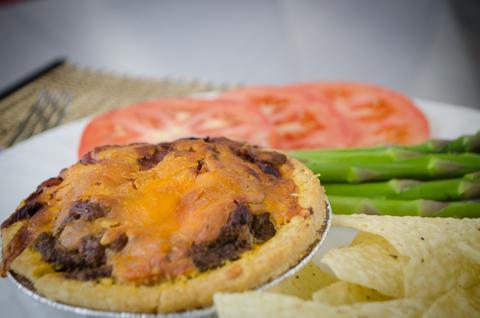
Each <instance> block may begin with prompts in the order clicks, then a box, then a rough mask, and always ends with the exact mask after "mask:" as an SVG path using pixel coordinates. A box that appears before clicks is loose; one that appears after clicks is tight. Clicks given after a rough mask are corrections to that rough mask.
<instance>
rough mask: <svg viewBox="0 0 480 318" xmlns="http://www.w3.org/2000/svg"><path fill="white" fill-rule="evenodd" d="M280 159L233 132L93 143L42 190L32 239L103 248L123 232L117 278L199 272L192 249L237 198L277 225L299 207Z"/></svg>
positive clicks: (115, 256) (30, 224) (218, 226)
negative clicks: (94, 242)
mask: <svg viewBox="0 0 480 318" xmlns="http://www.w3.org/2000/svg"><path fill="white" fill-rule="evenodd" d="M282 157H283V159H284V156H283V155H281V154H278V153H274V152H270V151H264V150H261V149H258V148H254V147H250V146H245V145H242V144H239V143H235V142H232V141H230V140H227V139H213V140H209V139H206V140H204V139H193V140H178V141H175V142H173V143H169V144H162V145H147V144H138V145H131V146H123V147H104V148H103V149H96V150H94V151H92V152H91V153H89V154H87V155H86V157H84V159H82V160H81V161H80V162H78V163H77V164H75V165H73V166H71V167H70V168H68V169H66V170H64V171H62V172H61V174H60V177H61V183H59V184H58V185H54V186H51V187H46V188H44V189H42V191H41V193H40V194H38V196H37V197H36V198H35V200H36V201H38V202H42V204H43V205H44V206H43V208H42V209H41V210H40V211H39V212H38V213H36V214H34V215H33V216H32V217H31V218H30V219H28V220H27V223H26V225H25V226H26V227H27V228H28V232H29V233H30V234H29V236H28V237H30V239H31V240H33V239H34V238H35V237H37V236H38V235H39V234H40V233H42V232H50V233H52V235H54V236H55V237H56V238H57V240H58V244H60V246H61V247H62V248H64V249H66V250H72V251H73V250H76V249H78V248H79V245H80V244H81V242H82V238H84V237H85V236H86V235H94V236H95V237H98V238H99V242H100V244H101V245H102V246H105V247H111V246H114V244H115V242H118V241H119V239H121V238H122V237H123V238H125V237H126V238H127V239H126V240H125V242H124V244H123V246H120V248H116V249H114V248H113V247H112V248H111V249H109V248H107V249H106V256H105V258H106V264H108V265H109V266H111V268H112V274H111V275H112V277H113V278H114V279H116V280H117V281H120V282H141V283H145V282H155V281H158V280H159V279H165V278H171V277H176V276H179V275H189V274H194V273H196V272H198V269H197V268H196V266H195V264H194V262H193V260H192V257H191V255H190V251H191V248H192V246H193V245H199V244H208V242H212V241H215V239H217V237H218V236H219V233H220V232H221V231H222V228H223V227H224V226H225V224H226V223H227V222H228V220H229V217H230V215H231V213H232V211H234V210H235V209H236V207H238V205H239V204H242V205H244V206H246V207H248V210H249V211H250V212H251V214H252V215H260V214H263V213H269V217H270V220H271V222H272V224H273V225H274V227H275V228H277V229H278V228H279V227H281V226H282V224H284V223H286V222H288V221H289V220H290V219H291V218H292V217H293V216H295V215H297V214H299V213H300V212H301V210H302V209H301V208H300V206H299V204H298V202H297V199H296V196H295V193H297V187H296V185H295V184H294V182H293V181H292V180H291V174H292V170H293V168H292V166H291V164H290V163H289V162H288V161H284V160H283V161H282V160H281V159H282ZM271 158H273V159H272V160H270V159H271ZM278 158H280V160H277V159H278ZM30 244H31V242H30Z"/></svg>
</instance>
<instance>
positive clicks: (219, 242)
mask: <svg viewBox="0 0 480 318" xmlns="http://www.w3.org/2000/svg"><path fill="white" fill-rule="evenodd" d="M275 233H276V231H275V227H274V225H273V223H272V222H271V221H270V214H269V213H263V214H260V215H255V214H252V213H251V212H250V210H249V208H248V207H247V206H246V205H245V204H242V203H237V206H236V208H235V210H234V211H232V213H230V216H229V218H228V221H227V223H226V224H225V225H224V226H223V227H222V229H221V230H220V234H219V235H218V237H217V239H215V240H213V241H210V242H205V243H200V244H194V245H193V246H192V248H191V250H190V256H191V258H192V260H193V263H194V264H195V267H197V269H198V270H199V271H201V272H203V271H206V270H209V269H214V268H217V267H219V266H221V265H223V264H224V262H225V261H226V260H230V261H231V260H235V259H238V258H239V257H240V255H241V254H242V253H243V252H245V251H247V250H249V249H251V247H252V244H255V243H258V244H259V243H263V242H265V241H267V240H269V239H270V238H272V237H273V236H274V235H275Z"/></svg>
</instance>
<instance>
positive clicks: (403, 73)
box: [0, 0, 480, 108]
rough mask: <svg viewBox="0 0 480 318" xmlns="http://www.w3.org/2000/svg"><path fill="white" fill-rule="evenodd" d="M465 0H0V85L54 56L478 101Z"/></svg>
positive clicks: (476, 15)
mask: <svg viewBox="0 0 480 318" xmlns="http://www.w3.org/2000/svg"><path fill="white" fill-rule="evenodd" d="M479 20H480V3H479V2H478V1H475V0H463V1H446V0H420V1H418V0H403V1H395V0H387V1H386V0H364V1H333V0H322V1H313V0H304V1H286V0H283V1H282V0H264V1H253V0H249V1H224V0H204V1H173V0H168V1H118V0H104V1H92V0H88V1H85V0H83V1H76V0H38V1H13V0H11V1H4V0H0V39H1V42H0V90H1V89H2V88H3V87H6V86H8V85H9V84H11V83H12V82H14V81H16V80H18V79H19V78H22V77H23V76H25V75H27V74H29V73H30V72H31V71H32V70H34V69H38V68H39V67H41V66H42V65H43V64H45V63H47V62H49V61H51V60H52V59H54V58H55V57H59V56H61V57H66V58H67V59H68V60H69V61H72V62H75V63H77V64H78V65H80V66H86V67H91V68H98V69H102V70H108V71H115V72H118V73H125V74H129V75H134V76H141V77H155V78H161V77H167V76H168V77H171V78H174V79H178V80H182V79H188V80H192V79H195V80H198V81H201V82H209V83H214V84H215V85H221V84H227V85H236V84H252V83H255V84H258V83H264V84H267V83H268V84H270V83H275V84H276V83H289V82H298V81H313V80H327V79H328V80H331V79H339V80H356V81H366V82H371V83H377V84H382V85H385V86H388V87H392V88H394V89H396V90H398V91H401V92H403V93H405V94H407V95H409V96H412V97H420V98H426V99H432V100H437V101H443V102H450V103H456V104H461V105H465V106H469V107H476V108H480V103H479V100H480V89H479V88H480V67H479V65H480V30H479V29H480V21H479Z"/></svg>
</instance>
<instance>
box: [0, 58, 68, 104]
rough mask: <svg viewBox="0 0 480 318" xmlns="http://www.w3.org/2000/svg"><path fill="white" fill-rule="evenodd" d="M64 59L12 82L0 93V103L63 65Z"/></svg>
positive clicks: (52, 62)
mask: <svg viewBox="0 0 480 318" xmlns="http://www.w3.org/2000/svg"><path fill="white" fill-rule="evenodd" d="M66 61H67V60H66V58H63V57H61V58H57V59H55V60H53V61H51V62H50V63H48V64H46V65H45V66H43V67H41V68H40V69H39V70H37V71H33V72H32V73H30V74H28V75H27V76H25V77H24V78H22V79H20V80H18V81H16V82H14V83H13V84H12V85H9V86H7V87H6V88H5V89H3V90H1V91H0V101H1V100H2V99H4V98H7V97H8V96H10V95H11V94H13V93H14V92H16V91H18V90H19V89H21V88H23V87H25V86H27V85H28V84H30V83H31V82H33V81H35V80H36V79H37V78H39V77H41V76H43V75H45V74H47V73H48V72H50V71H52V70H54V69H56V68H57V67H59V66H61V65H63V64H65V62H66Z"/></svg>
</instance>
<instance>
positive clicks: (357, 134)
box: [289, 82, 430, 147]
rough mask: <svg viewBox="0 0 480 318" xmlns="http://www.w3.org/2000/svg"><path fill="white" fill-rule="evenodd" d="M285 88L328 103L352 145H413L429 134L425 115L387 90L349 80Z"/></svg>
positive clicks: (405, 99) (408, 101) (401, 97)
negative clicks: (343, 122)
mask: <svg viewBox="0 0 480 318" xmlns="http://www.w3.org/2000/svg"><path fill="white" fill-rule="evenodd" d="M289 89H292V90H296V91H297V93H299V94H304V95H306V96H310V97H311V98H314V99H316V98H318V99H319V100H325V99H327V100H328V101H329V102H330V103H332V104H333V105H334V107H335V108H336V110H337V111H338V112H340V113H341V115H342V116H343V117H344V118H345V119H346V121H347V123H348V126H349V128H350V129H351V130H352V131H353V135H354V139H353V142H352V144H351V145H352V146H356V147H361V146H374V145H381V144H415V143H420V142H423V141H425V140H426V139H428V138H429V136H430V129H429V125H428V121H427V119H426V118H425V115H423V113H422V112H421V111H420V110H419V109H418V108H417V107H416V106H415V105H414V104H413V103H412V101H410V100H409V99H407V98H406V97H404V96H402V95H400V94H398V93H396V92H394V91H391V90H389V89H386V88H383V87H379V86H375V85H369V84H360V83H352V82H319V83H307V84H301V85H292V86H290V87H289Z"/></svg>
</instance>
